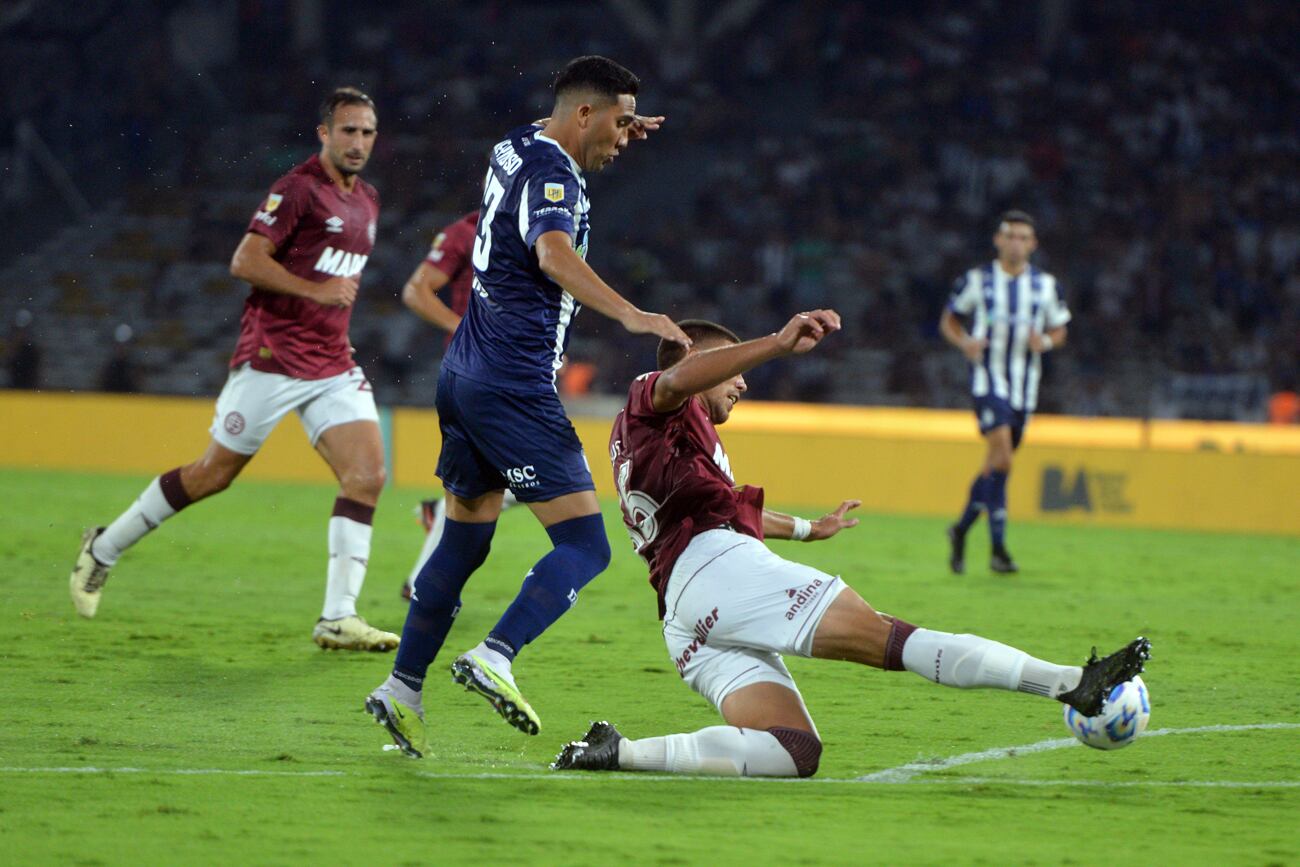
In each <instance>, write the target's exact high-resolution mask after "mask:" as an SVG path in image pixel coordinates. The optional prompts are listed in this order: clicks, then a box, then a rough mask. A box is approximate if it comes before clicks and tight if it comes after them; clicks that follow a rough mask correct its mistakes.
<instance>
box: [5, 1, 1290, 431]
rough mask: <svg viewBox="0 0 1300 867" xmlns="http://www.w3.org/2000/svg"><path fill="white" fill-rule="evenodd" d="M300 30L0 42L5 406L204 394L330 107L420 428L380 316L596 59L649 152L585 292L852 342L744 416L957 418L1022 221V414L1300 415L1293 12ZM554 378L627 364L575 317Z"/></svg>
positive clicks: (432, 357)
mask: <svg viewBox="0 0 1300 867" xmlns="http://www.w3.org/2000/svg"><path fill="white" fill-rule="evenodd" d="M307 5H312V4H307ZM314 8H316V9H317V10H318V12H319V13H320V14H318V15H316V16H308V15H304V14H302V11H301V9H299V8H298V7H295V6H294V5H293V4H279V3H255V2H251V0H249V2H233V0H232V2H227V3H213V4H203V5H202V6H200V5H198V4H190V3H176V4H161V5H160V4H150V3H140V2H131V0H125V2H117V0H98V2H91V3H88V4H86V10H85V14H84V15H81V16H80V17H79V18H78V20H77V22H76V23H60V16H58V15H57V12H56V11H55V12H50V11H46V12H44V13H39V12H34V13H32V14H30V15H29V16H28V17H27V18H26V19H23V20H19V21H18V22H17V23H13V22H9V23H7V24H6V25H4V27H5V29H4V30H0V38H3V41H4V44H5V46H6V50H5V51H3V52H0V70H3V72H4V74H5V75H6V81H8V82H9V83H10V86H7V87H6V88H5V91H4V96H3V98H4V100H5V104H6V109H7V112H6V113H7V116H8V117H10V118H17V119H19V121H20V122H19V126H20V127H22V126H23V125H24V124H26V125H28V128H29V129H30V131H31V134H29V133H21V132H19V131H17V130H15V131H12V135H10V132H11V131H6V133H5V134H4V135H5V138H2V139H0V148H2V149H4V150H5V151H6V156H7V157H9V160H8V162H10V163H12V164H13V165H15V166H24V165H25V166H28V168H27V169H26V170H25V171H23V172H13V173H10V177H8V178H7V179H6V181H5V187H4V190H3V194H4V196H5V198H6V200H7V202H8V204H9V206H10V207H11V208H14V207H18V208H24V207H29V205H28V204H27V203H29V202H33V201H40V202H44V203H45V206H44V208H43V210H44V211H45V216H44V217H42V218H40V220H41V221H44V222H41V223H40V225H42V226H44V227H46V228H47V229H48V231H45V232H44V234H43V235H42V236H41V237H42V238H43V240H42V241H41V242H40V243H36V241H35V239H34V238H33V237H32V235H31V234H30V233H27V234H24V233H17V234H15V235H14V236H13V237H10V238H7V239H4V240H3V241H0V256H2V257H3V259H2V260H0V275H2V276H3V280H4V290H3V292H4V298H5V304H4V316H5V318H6V320H7V321H6V322H5V329H6V331H5V332H4V333H0V339H3V340H4V341H5V346H4V353H5V357H6V359H7V360H8V361H7V363H6V365H5V366H4V368H3V370H0V384H6V383H7V384H9V385H12V386H15V387H16V386H21V385H24V384H26V385H28V386H31V385H35V386H39V387H43V388H99V387H104V383H106V382H111V383H112V384H113V386H114V387H119V388H120V387H128V388H129V387H138V388H140V389H142V390H147V391H161V392H171V393H185V394H204V395H211V394H215V393H216V392H217V391H218V390H219V388H220V384H221V382H222V381H223V379H224V377H225V367H224V362H225V359H226V358H227V357H228V354H229V352H230V350H231V348H232V346H233V340H234V335H235V332H236V323H237V317H238V315H239V311H240V300H241V298H242V296H243V294H244V292H245V291H246V290H245V287H243V286H241V285H239V284H238V283H237V282H236V281H234V280H233V279H232V278H230V276H229V274H228V272H227V264H228V262H229V257H230V253H231V251H232V250H233V249H234V247H235V245H236V244H237V242H238V239H239V237H240V234H241V232H242V230H243V227H244V226H245V225H246V223H247V220H248V218H249V216H250V215H251V213H252V211H253V210H254V209H255V207H256V205H257V203H258V200H259V197H260V195H261V191H262V190H264V189H265V188H266V186H267V184H268V183H269V182H270V181H271V180H272V179H274V178H275V177H276V176H278V175H279V174H280V173H281V172H282V171H283V170H285V169H286V168H287V167H288V166H290V165H292V164H293V163H295V162H297V161H299V160H301V159H302V158H304V157H305V156H306V155H307V154H309V153H310V152H311V151H312V150H313V149H314V147H315V141H314V138H312V137H311V136H310V133H311V128H312V126H313V123H314V117H313V114H312V112H313V110H314V107H315V105H316V103H317V102H318V100H319V98H320V96H321V94H322V93H323V92H324V91H325V90H326V89H327V87H329V86H332V85H334V84H338V83H349V84H356V85H357V86H360V87H362V88H363V89H365V90H367V91H368V92H369V93H370V94H371V95H372V96H373V97H374V98H375V101H376V103H377V106H378V109H379V119H380V135H379V139H378V144H377V147H376V150H375V156H374V158H373V159H372V161H371V165H370V168H368V169H367V174H366V177H367V179H369V180H370V181H371V182H372V183H374V184H375V186H376V187H378V189H379V191H380V194H381V197H382V207H383V210H382V218H381V225H380V230H379V242H378V245H377V247H376V250H375V255H374V256H373V258H372V261H371V264H370V265H369V267H368V268H367V271H366V279H365V284H364V286H363V289H362V296H361V299H360V302H359V304H358V306H357V309H356V313H355V315H354V319H353V328H352V333H353V339H354V342H355V344H356V346H357V348H358V353H359V356H360V358H361V361H362V363H363V365H364V366H365V368H366V370H367V372H368V373H369V375H370V377H371V379H372V381H373V382H374V384H375V388H376V391H377V393H378V396H379V398H380V400H381V401H382V402H384V403H390V404H391V403H405V404H423V405H427V404H431V403H432V400H433V382H434V379H433V378H434V376H435V374H436V364H437V358H438V357H439V356H440V354H441V351H442V340H441V335H438V334H435V333H434V332H433V331H432V330H431V329H429V328H428V327H427V326H425V325H424V324H423V323H421V322H419V321H418V320H416V319H415V318H414V317H413V316H411V315H410V314H409V313H407V312H406V311H405V309H404V308H402V306H401V303H400V293H401V287H402V283H403V282H404V280H405V277H406V275H407V274H408V273H409V271H410V270H411V268H413V267H414V266H415V264H416V263H417V262H418V261H419V259H420V257H421V255H422V254H423V252H424V248H425V247H426V246H427V244H428V241H429V239H430V237H431V236H432V234H433V232H435V231H436V230H437V229H438V228H439V227H440V226H442V225H443V224H445V223H447V222H450V221H451V220H453V219H455V218H456V217H457V216H458V215H459V214H461V213H463V212H464V211H467V210H470V209H474V208H476V207H477V202H478V197H479V192H478V189H477V188H478V185H479V183H480V182H481V173H482V170H483V166H484V159H485V154H486V152H487V149H488V148H489V147H490V146H491V144H492V142H494V141H495V140H496V139H497V138H498V137H499V136H500V135H501V134H502V133H503V132H504V131H505V130H507V129H509V128H510V127H512V126H515V125H517V124H519V123H522V122H525V121H527V120H530V119H532V117H534V116H536V115H537V114H538V113H539V112H541V111H544V110H545V108H546V94H547V89H548V86H549V83H550V76H551V74H552V73H553V71H554V70H553V67H554V66H555V65H557V64H558V63H559V62H561V61H562V60H564V59H567V58H568V57H570V56H573V55H576V54H581V53H591V52H594V53H605V54H609V55H610V56H614V57H616V58H618V59H619V60H620V61H621V62H623V63H625V64H626V65H628V66H629V67H630V68H632V69H633V70H635V71H637V72H638V73H639V74H640V75H641V76H642V78H643V80H644V89H643V91H642V98H641V104H642V108H643V109H644V110H646V111H650V112H652V113H662V114H665V115H667V116H668V121H667V123H666V124H665V126H664V128H663V130H661V131H660V132H658V133H655V134H654V135H652V137H651V140H650V141H648V142H646V143H641V144H636V145H634V146H633V147H634V148H635V149H636V151H637V153H636V154H635V157H634V159H633V160H632V161H630V162H627V163H620V165H619V166H618V167H617V168H616V169H615V170H613V171H612V172H610V173H607V175H602V176H600V177H599V178H595V179H593V180H592V186H593V189H595V190H599V195H598V207H597V210H596V211H595V212H594V213H593V242H592V249H591V261H592V262H593V264H594V265H595V266H596V267H597V268H598V270H599V271H600V272H601V273H602V274H604V275H605V276H606V277H607V278H609V279H610V281H611V283H613V284H614V285H615V286H617V287H619V288H620V289H621V290H623V291H625V292H626V293H627V294H628V295H629V296H630V297H632V298H634V299H636V300H637V301H638V303H640V304H641V305H642V306H643V307H644V308H646V309H651V310H662V311H664V312H667V313H669V314H671V315H675V316H679V317H688V316H702V317H710V318H716V319H719V320H720V321H723V322H727V323H729V324H731V325H733V327H735V328H736V329H737V330H738V331H740V332H741V333H742V334H746V335H751V334H757V333H762V332H764V331H768V330H771V329H773V328H775V327H777V326H778V325H779V323H780V321H781V317H780V314H779V312H780V311H786V310H788V309H790V308H791V307H792V306H795V307H805V306H806V307H811V306H818V305H827V306H830V305H833V306H834V307H835V308H837V309H838V310H840V311H841V312H842V313H843V314H844V315H845V320H846V327H845V330H844V333H843V334H842V335H841V337H842V339H837V341H834V342H832V344H828V346H827V347H826V349H827V352H826V353H825V354H824V356H821V357H819V358H818V359H816V360H815V361H814V362H813V363H803V364H801V365H798V366H795V365H783V364H780V363H777V364H773V365H771V366H770V367H769V368H767V369H764V370H761V371H756V372H755V374H754V377H753V380H752V381H751V388H753V390H754V393H755V394H756V395H757V396H759V397H764V398H774V399H791V400H819V401H843V402H854V403H874V404H891V405H916V406H948V407H964V406H966V405H967V403H968V398H967V396H966V389H965V388H964V365H963V362H962V360H961V358H960V356H959V355H958V354H957V353H955V352H953V351H951V350H950V349H949V348H948V347H946V345H945V344H944V343H943V342H942V340H941V339H940V338H939V337H938V335H937V332H936V324H937V320H938V316H939V312H940V310H941V308H942V306H943V304H944V303H945V300H946V298H947V295H948V292H949V291H950V288H951V286H952V283H953V280H954V278H955V277H956V276H957V275H959V274H960V273H962V272H963V271H964V270H965V269H966V268H968V267H970V266H971V265H972V264H974V263H975V262H978V261H981V260H985V259H988V258H991V256H992V251H991V246H990V243H989V239H990V237H991V235H992V233H993V231H994V229H995V228H996V226H995V223H994V221H995V219H996V215H997V214H998V213H999V212H1000V211H1001V210H1003V209H1005V208H1007V207H1019V208H1023V209H1025V210H1028V211H1030V212H1031V213H1033V214H1034V215H1035V216H1036V218H1037V220H1038V233H1039V237H1040V241H1041V249H1040V252H1039V253H1038V254H1037V258H1036V262H1037V263H1038V264H1039V265H1040V266H1042V267H1044V268H1046V269H1047V270H1049V271H1052V272H1053V273H1055V274H1056V275H1057V276H1058V278H1059V281H1060V285H1061V286H1062V288H1063V292H1064V294H1065V297H1066V299H1067V301H1068V302H1069V304H1070V307H1071V309H1072V310H1073V312H1074V321H1073V323H1072V325H1071V335H1070V346H1069V347H1068V349H1066V350H1064V351H1062V352H1060V353H1054V354H1053V355H1052V356H1051V357H1050V358H1049V362H1050V369H1049V370H1048V372H1047V374H1046V376H1047V382H1046V384H1045V387H1044V389H1043V396H1042V402H1041V404H1040V409H1042V410H1045V411H1058V412H1070V413H1075V414H1083V415H1116V414H1122V415H1138V416H1144V415H1184V416H1193V417H1213V418H1242V419H1254V418H1262V417H1263V413H1264V411H1265V406H1266V403H1267V399H1268V393H1269V392H1270V391H1273V390H1282V388H1283V387H1284V386H1287V385H1288V384H1290V385H1291V387H1294V374H1295V371H1297V370H1300V176H1298V175H1297V173H1296V172H1295V165H1296V164H1297V157H1300V96H1298V91H1300V85H1298V84H1297V82H1298V81H1300V69H1297V67H1296V63H1295V52H1294V45H1295V44H1297V42H1300V6H1296V5H1295V4H1278V3H1269V2H1265V0H1251V2H1243V3H1238V4H1203V5H1198V6H1196V7H1192V8H1188V7H1185V6H1181V5H1180V6H1179V8H1177V9H1174V8H1173V7H1172V6H1171V5H1170V4H1161V3H1156V2H1137V3H1134V2H1121V0H1101V2H1094V3H1072V2H1060V3H1049V4H1041V5H1038V4H1034V5H1025V4H1005V3H997V2H992V0H983V2H977V3H964V2H933V0H932V2H922V3H915V4H875V3H866V2H861V3H833V2H809V3H801V4H776V3H766V4H757V5H756V10H757V11H756V13H755V14H752V15H750V16H748V17H743V18H741V19H738V20H727V19H726V18H725V15H724V12H726V10H727V9H729V8H732V7H729V6H725V5H724V6H720V7H718V8H717V10H714V9H713V7H710V6H706V5H705V4H700V5H699V6H698V7H696V15H697V16H698V18H699V20H698V21H697V26H696V27H694V28H674V27H670V26H668V23H667V22H659V23H660V25H661V26H660V27H659V28H657V29H656V28H655V27H653V26H651V25H652V24H654V22H646V21H639V22H638V21H632V20H625V19H623V18H621V17H620V16H619V15H618V14H617V13H616V12H615V11H613V10H612V9H607V10H605V11H603V12H602V13H601V14H599V15H593V14H590V6H588V5H584V4H581V3H548V4H545V5H541V4H538V5H532V4H527V5H525V4H505V3H494V2H488V3H473V4H470V3H452V4H439V11H438V12H437V14H432V15H431V14H429V12H428V9H427V6H426V4H421V3H416V2H410V0H404V2H394V3H389V4H384V5H383V6H382V8H371V9H369V10H367V13H366V16H365V17H364V18H363V19H361V20H358V19H357V18H356V17H355V16H352V15H350V14H342V13H341V10H339V9H336V7H335V6H334V5H333V4H329V3H323V4H314ZM578 13H582V14H581V15H580V16H579V17H580V20H582V21H583V22H584V26H583V27H582V28H574V27H572V24H571V22H572V21H574V20H575V15H578ZM47 18H48V19H49V20H48V21H47V20H45V19H47ZM198 34H202V38H198ZM124 41H129V44H130V45H131V46H132V50H131V51H129V52H124V53H123V52H111V51H106V50H105V51H101V50H98V48H97V46H98V47H99V48H103V47H104V46H111V45H120V44H122V43H123V42H124ZM60 42H62V45H63V48H60ZM537 46H545V48H546V50H545V51H539V50H538V49H537ZM65 49H67V50H65ZM524 57H527V58H529V59H528V60H527V61H522V60H521V59H520V58H524ZM539 58H543V59H539ZM36 139H39V143H40V146H41V148H42V149H43V150H44V151H48V153H49V154H50V155H51V156H52V157H53V158H54V159H55V160H57V161H58V163H60V164H61V165H62V166H64V167H66V169H67V171H68V172H69V178H68V182H69V183H70V184H71V185H72V186H74V187H75V188H76V189H77V190H79V191H80V192H81V193H82V194H84V196H85V198H86V199H88V200H89V204H90V206H91V211H90V212H89V215H88V216H85V217H83V218H81V219H78V220H72V219H71V218H70V217H68V218H65V219H63V220H62V221H61V224H57V223H55V222H51V221H53V220H54V218H55V217H56V216H57V215H58V214H59V213H60V212H61V211H63V210H66V209H64V208H62V207H61V204H60V203H61V201H62V200H63V199H65V198H68V193H66V192H65V190H64V187H63V186H58V187H57V188H52V187H51V181H50V180H49V178H48V177H47V176H50V175H51V174H52V173H51V172H50V171H48V170H45V168H46V166H47V163H46V162H44V161H42V160H41V159H38V158H37V157H38V155H37V153H36V148H35V147H34V146H33V144H32V142H33V141H34V140H36ZM51 203H53V204H51ZM33 210H35V209H33ZM124 325H125V326H127V327H126V328H125V329H124V328H122V327H121V326H124ZM69 345H71V346H73V347H75V350H76V351H75V352H74V353H68V352H66V351H64V350H65V349H66V348H67V347H68V346H69ZM571 357H572V358H574V359H576V360H578V361H581V362H584V363H585V364H586V365H590V366H594V376H593V377H592V379H591V383H590V388H591V390H592V391H593V392H595V393H598V394H599V393H612V394H620V393H622V391H623V390H624V389H625V388H626V383H627V382H628V380H629V379H630V378H631V377H632V376H633V375H635V374H636V373H639V372H641V371H643V370H645V369H648V368H649V367H650V366H652V361H653V345H652V344H651V343H650V342H649V341H645V342H644V344H643V345H642V344H639V343H635V342H629V341H626V340H625V339H623V338H622V337H621V335H620V333H619V332H618V331H617V330H616V328H614V327H612V326H610V325H609V324H607V323H603V322H600V321H599V317H596V316H591V317H590V318H587V319H585V320H584V325H583V328H582V329H581V330H580V331H579V332H578V336H577V337H576V338H575V340H574V342H573V345H572V348H571ZM584 369H587V370H590V367H587V368H584Z"/></svg>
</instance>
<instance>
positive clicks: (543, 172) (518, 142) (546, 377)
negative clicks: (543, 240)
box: [443, 125, 591, 392]
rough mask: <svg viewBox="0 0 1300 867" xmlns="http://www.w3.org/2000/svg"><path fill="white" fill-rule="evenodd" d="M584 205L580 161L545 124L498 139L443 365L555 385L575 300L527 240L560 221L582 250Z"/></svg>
mask: <svg viewBox="0 0 1300 867" xmlns="http://www.w3.org/2000/svg"><path fill="white" fill-rule="evenodd" d="M590 210H591V202H590V200H588V198H587V184H586V181H585V180H583V176H582V170H581V169H580V168H579V167H578V164H577V163H576V162H574V160H573V157H571V156H569V155H568V154H567V153H566V152H565V151H564V149H563V148H561V147H560V145H559V144H558V143H557V142H556V141H555V140H553V139H550V138H547V137H546V136H545V135H543V134H542V127H540V126H537V125H530V126H525V127H520V128H519V129H516V130H513V131H512V132H511V133H510V134H509V135H507V136H506V137H505V138H504V139H502V140H501V141H499V142H497V144H496V146H495V147H494V148H493V149H492V157H491V160H490V163H489V168H488V172H487V176H486V178H484V182H483V206H482V210H481V211H480V214H479V223H478V234H477V235H476V236H475V238H474V255H473V263H474V283H473V292H472V294H471V297H470V303H469V309H468V310H467V311H466V314H465V318H464V321H462V322H461V324H460V327H459V328H458V329H456V335H455V337H454V338H453V340H452V343H451V347H450V348H449V349H448V351H447V357H446V358H445V359H444V360H443V364H444V365H445V366H446V367H447V368H448V369H450V370H451V371H452V372H454V373H456V374H458V375H460V376H463V377H465V378H467V379H474V380H478V381H480V382H490V383H493V384H494V385H495V386H496V387H497V388H502V389H507V390H510V391H521V392H534V391H554V390H555V375H556V371H557V370H559V368H560V365H561V363H562V361H563V357H564V352H565V350H566V348H567V347H568V344H569V335H570V333H571V328H572V325H573V318H574V317H575V316H576V315H577V313H578V311H579V310H580V309H581V305H580V304H578V302H577V301H575V300H574V299H573V296H572V295H570V294H569V293H568V292H566V291H564V289H562V288H561V287H560V286H559V285H558V284H556V283H555V281H553V280H552V279H551V278H550V277H548V276H547V275H546V274H545V273H544V272H543V271H542V269H541V268H540V267H539V265H538V263H537V256H536V255H535V254H534V253H533V252H532V248H533V244H534V243H535V242H536V241H537V239H538V238H539V237H540V236H541V235H542V233H543V232H551V231H556V230H559V231H562V232H566V233H568V235H569V236H570V237H571V238H572V239H573V248H574V250H576V251H577V253H578V255H579V256H581V257H582V258H583V259H586V258H587V235H588V231H589V230H590V222H589V219H588V214H589V212H590Z"/></svg>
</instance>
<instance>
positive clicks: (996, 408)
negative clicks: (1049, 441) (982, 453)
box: [975, 394, 1029, 449]
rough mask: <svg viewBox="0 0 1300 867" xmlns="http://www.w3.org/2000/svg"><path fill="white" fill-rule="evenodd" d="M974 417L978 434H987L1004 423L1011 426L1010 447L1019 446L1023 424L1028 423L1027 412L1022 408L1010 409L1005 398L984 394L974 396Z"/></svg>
mask: <svg viewBox="0 0 1300 867" xmlns="http://www.w3.org/2000/svg"><path fill="white" fill-rule="evenodd" d="M975 418H976V420H977V421H978V422H979V426H980V435H981V436H988V433H989V431H991V430H993V429H994V428H998V427H1002V426H1003V425H1006V426H1007V427H1009V428H1011V448H1013V449H1017V448H1019V447H1020V440H1021V439H1023V438H1024V436H1025V425H1027V424H1029V413H1027V412H1025V411H1024V410H1022V409H1012V408H1011V404H1010V403H1008V402H1007V400H1006V398H1003V397H997V396H995V395H992V394H986V395H985V396H984V397H977V398H975Z"/></svg>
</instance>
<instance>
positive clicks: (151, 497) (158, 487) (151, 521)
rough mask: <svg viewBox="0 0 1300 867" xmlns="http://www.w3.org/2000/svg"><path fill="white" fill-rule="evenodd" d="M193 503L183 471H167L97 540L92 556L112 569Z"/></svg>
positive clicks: (92, 549) (178, 469) (150, 484)
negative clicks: (165, 522) (141, 541)
mask: <svg viewBox="0 0 1300 867" xmlns="http://www.w3.org/2000/svg"><path fill="white" fill-rule="evenodd" d="M190 502H191V500H190V496H189V494H187V493H185V487H184V486H183V485H182V484H181V471H180V468H179V467H177V468H176V469H174V470H168V471H167V472H165V473H163V474H162V475H161V476H158V477H157V478H156V479H154V480H153V481H152V482H150V483H149V486H148V487H147V488H145V489H144V491H143V492H142V493H141V494H140V496H139V497H137V498H136V500H135V502H134V503H132V504H131V505H130V506H129V507H128V508H127V510H126V511H125V512H123V513H122V514H121V515H119V516H118V517H117V519H116V520H114V521H113V523H111V524H109V525H108V527H107V529H105V530H104V532H103V533H101V534H100V535H99V537H98V538H97V539H95V542H94V544H93V545H92V547H91V555H92V556H93V557H94V558H95V559H96V560H98V561H99V562H100V563H102V564H104V565H105V566H112V565H113V564H114V563H116V562H117V558H118V557H121V556H122V552H123V551H125V550H126V549H127V548H130V547H131V546H132V545H134V544H135V543H136V542H139V541H140V540H141V539H142V538H144V536H145V535H146V534H148V533H149V532H150V531H152V530H154V529H156V528H157V527H158V525H159V524H161V523H162V522H163V521H165V520H167V519H168V518H170V517H171V516H172V515H175V514H176V513H177V512H179V511H180V510H181V509H184V508H185V507H186V506H188V505H189V504H190Z"/></svg>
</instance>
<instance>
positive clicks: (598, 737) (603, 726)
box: [551, 722, 623, 771]
mask: <svg viewBox="0 0 1300 867" xmlns="http://www.w3.org/2000/svg"><path fill="white" fill-rule="evenodd" d="M621 740H623V736H622V735H621V734H619V732H618V729H616V728H614V725H613V723H607V722H596V723H592V724H591V728H589V729H587V733H586V734H585V735H583V736H582V740H580V741H570V742H569V743H567V744H565V745H564V748H563V749H561V750H560V754H559V755H558V756H556V757H555V761H553V762H551V770H553V771H617V770H618V744H619V741H621Z"/></svg>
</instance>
